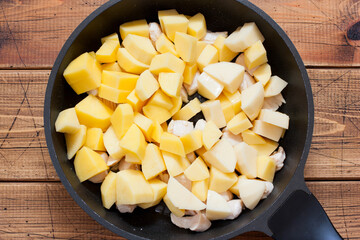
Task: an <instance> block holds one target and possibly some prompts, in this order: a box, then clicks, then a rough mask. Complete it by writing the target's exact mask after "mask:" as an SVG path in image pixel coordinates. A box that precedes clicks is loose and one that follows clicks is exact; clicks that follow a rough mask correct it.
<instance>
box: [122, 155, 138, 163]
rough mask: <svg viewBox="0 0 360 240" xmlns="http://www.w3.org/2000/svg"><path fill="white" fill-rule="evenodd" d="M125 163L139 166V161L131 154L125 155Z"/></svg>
mask: <svg viewBox="0 0 360 240" xmlns="http://www.w3.org/2000/svg"><path fill="white" fill-rule="evenodd" d="M125 162H127V163H131V164H141V159H140V158H138V157H137V156H135V155H134V154H132V153H127V154H125Z"/></svg>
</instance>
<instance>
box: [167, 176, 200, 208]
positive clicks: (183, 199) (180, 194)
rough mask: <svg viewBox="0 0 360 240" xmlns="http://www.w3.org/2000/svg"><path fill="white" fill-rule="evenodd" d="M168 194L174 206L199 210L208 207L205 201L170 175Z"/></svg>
mask: <svg viewBox="0 0 360 240" xmlns="http://www.w3.org/2000/svg"><path fill="white" fill-rule="evenodd" d="M167 196H168V197H169V200H170V201H171V202H172V203H173V204H174V206H175V207H177V208H180V209H187V210H194V211H199V210H202V209H205V208H206V205H205V204H204V203H203V202H201V201H200V200H199V199H198V198H197V197H196V196H195V195H194V194H193V193H191V192H190V191H189V190H187V189H186V188H185V187H184V186H183V185H181V184H180V183H179V182H178V181H177V180H176V179H175V178H173V177H170V179H169V182H168V186H167Z"/></svg>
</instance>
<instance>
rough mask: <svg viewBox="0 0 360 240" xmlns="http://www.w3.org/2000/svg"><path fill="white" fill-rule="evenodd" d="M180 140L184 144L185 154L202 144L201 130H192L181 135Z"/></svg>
mask: <svg viewBox="0 0 360 240" xmlns="http://www.w3.org/2000/svg"><path fill="white" fill-rule="evenodd" d="M180 140H181V142H182V144H183V146H184V149H185V154H189V153H191V152H194V151H195V150H197V149H199V148H201V147H202V146H203V143H202V131H201V130H193V131H191V132H190V133H188V134H186V135H184V136H181V137H180Z"/></svg>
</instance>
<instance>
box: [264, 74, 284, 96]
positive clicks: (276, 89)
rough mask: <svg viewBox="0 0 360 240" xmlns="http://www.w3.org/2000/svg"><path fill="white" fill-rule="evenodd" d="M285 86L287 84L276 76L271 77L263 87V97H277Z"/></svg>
mask: <svg viewBox="0 0 360 240" xmlns="http://www.w3.org/2000/svg"><path fill="white" fill-rule="evenodd" d="M287 84H288V83H287V82H285V81H284V80H282V79H281V78H279V77H278V76H272V77H271V78H270V80H269V82H268V84H267V85H266V86H265V97H272V96H275V95H278V94H279V93H281V91H282V90H283V89H284V88H285V87H286V86H287Z"/></svg>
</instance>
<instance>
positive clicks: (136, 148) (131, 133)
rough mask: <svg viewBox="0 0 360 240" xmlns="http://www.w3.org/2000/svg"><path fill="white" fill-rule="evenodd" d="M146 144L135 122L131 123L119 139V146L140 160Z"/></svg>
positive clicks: (143, 154) (142, 157)
mask: <svg viewBox="0 0 360 240" xmlns="http://www.w3.org/2000/svg"><path fill="white" fill-rule="evenodd" d="M146 144H147V143H146V141H145V137H144V135H143V134H142V132H141V130H140V129H139V128H138V127H137V126H136V124H133V125H131V127H130V128H129V130H128V131H127V132H126V133H125V135H124V137H123V138H122V139H121V141H120V146H121V147H122V148H123V149H125V151H126V152H127V153H131V154H132V155H135V156H136V157H137V158H138V159H140V160H142V159H144V156H145V149H146Z"/></svg>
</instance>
